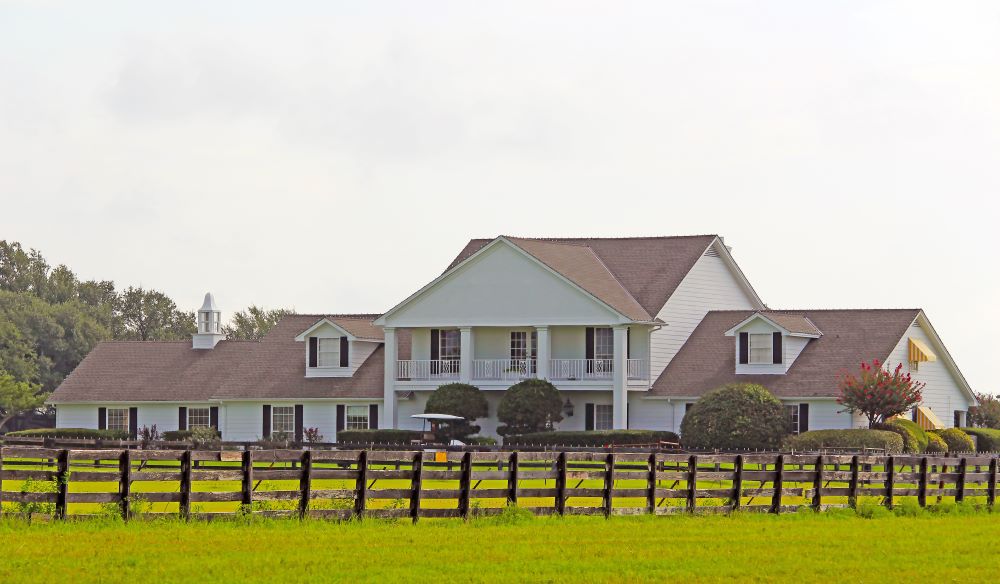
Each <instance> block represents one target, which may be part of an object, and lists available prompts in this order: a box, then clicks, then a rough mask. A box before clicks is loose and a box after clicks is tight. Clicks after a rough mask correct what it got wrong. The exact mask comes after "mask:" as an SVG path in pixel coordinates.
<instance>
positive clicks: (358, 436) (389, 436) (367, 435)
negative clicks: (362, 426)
mask: <svg viewBox="0 0 1000 584" xmlns="http://www.w3.org/2000/svg"><path fill="white" fill-rule="evenodd" d="M423 435H424V433H423V432H421V431H419V430H394V429H389V428H386V429H378V430H340V431H339V432H337V442H351V443H355V444H362V443H367V442H382V443H389V444H409V443H410V442H411V441H412V440H420V438H421V437H422V436H423Z"/></svg>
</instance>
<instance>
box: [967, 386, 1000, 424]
mask: <svg viewBox="0 0 1000 584" xmlns="http://www.w3.org/2000/svg"><path fill="white" fill-rule="evenodd" d="M976 399H977V400H979V405H978V406H975V407H971V408H969V425H970V426H973V427H977V428H993V429H994V430H1000V398H997V396H995V395H990V394H988V393H977V394H976Z"/></svg>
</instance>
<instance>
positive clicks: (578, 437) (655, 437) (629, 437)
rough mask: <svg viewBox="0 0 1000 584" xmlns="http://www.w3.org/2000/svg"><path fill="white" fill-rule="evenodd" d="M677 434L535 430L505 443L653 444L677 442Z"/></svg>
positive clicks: (658, 431)
mask: <svg viewBox="0 0 1000 584" xmlns="http://www.w3.org/2000/svg"><path fill="white" fill-rule="evenodd" d="M677 441H678V437H677V434H675V433H673V432H667V431H661V430H595V431H586V432H584V431H577V432H574V431H555V432H535V433H533V434H522V435H520V436H511V437H510V438H509V439H507V440H504V443H505V444H545V445H549V444H551V445H560V446H606V445H609V444H616V445H624V444H655V443H657V442H677Z"/></svg>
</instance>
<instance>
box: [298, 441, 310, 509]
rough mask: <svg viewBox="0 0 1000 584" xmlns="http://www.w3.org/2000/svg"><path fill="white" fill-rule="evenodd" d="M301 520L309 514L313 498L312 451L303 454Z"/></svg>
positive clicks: (300, 483)
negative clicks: (310, 501) (310, 502)
mask: <svg viewBox="0 0 1000 584" xmlns="http://www.w3.org/2000/svg"><path fill="white" fill-rule="evenodd" d="M299 494H300V498H299V519H305V517H306V515H307V514H308V513H309V499H311V498H312V450H306V451H304V452H303V453H302V477H301V478H300V479H299Z"/></svg>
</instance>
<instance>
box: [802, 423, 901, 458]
mask: <svg viewBox="0 0 1000 584" xmlns="http://www.w3.org/2000/svg"><path fill="white" fill-rule="evenodd" d="M785 448H787V449H789V450H807V451H814V450H823V449H825V448H836V449H838V450H839V449H843V450H859V451H860V450H864V449H865V448H875V449H880V450H884V451H886V453H888V454H899V453H901V452H903V438H902V437H900V435H899V434H897V433H896V432H890V431H888V430H869V429H867V428H856V429H853V430H812V431H810V432H803V433H802V434H799V435H798V436H791V437H789V438H788V439H787V440H785Z"/></svg>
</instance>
